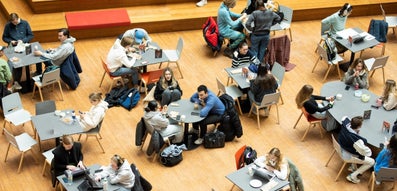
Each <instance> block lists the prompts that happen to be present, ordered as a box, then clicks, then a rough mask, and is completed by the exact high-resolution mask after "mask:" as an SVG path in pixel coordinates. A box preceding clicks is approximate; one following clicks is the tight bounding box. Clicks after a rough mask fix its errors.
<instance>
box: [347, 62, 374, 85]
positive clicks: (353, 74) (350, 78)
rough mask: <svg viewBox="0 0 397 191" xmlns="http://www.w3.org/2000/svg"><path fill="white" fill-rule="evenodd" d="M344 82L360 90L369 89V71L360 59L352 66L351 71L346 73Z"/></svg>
mask: <svg viewBox="0 0 397 191" xmlns="http://www.w3.org/2000/svg"><path fill="white" fill-rule="evenodd" d="M343 81H344V82H345V84H346V85H352V86H354V87H358V88H360V89H363V88H365V89H368V87H369V82H368V69H367V67H366V66H365V64H364V61H363V60H362V59H361V58H358V59H357V60H355V61H354V62H353V64H352V65H350V67H349V69H348V70H347V72H346V73H345V77H344V78H343Z"/></svg>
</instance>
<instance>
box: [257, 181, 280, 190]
mask: <svg viewBox="0 0 397 191" xmlns="http://www.w3.org/2000/svg"><path fill="white" fill-rule="evenodd" d="M277 184H278V183H277V182H276V181H275V180H273V179H271V180H270V181H269V182H268V183H266V184H265V185H263V186H262V187H261V190H262V191H269V190H271V189H272V188H274V187H275V186H276V185H277Z"/></svg>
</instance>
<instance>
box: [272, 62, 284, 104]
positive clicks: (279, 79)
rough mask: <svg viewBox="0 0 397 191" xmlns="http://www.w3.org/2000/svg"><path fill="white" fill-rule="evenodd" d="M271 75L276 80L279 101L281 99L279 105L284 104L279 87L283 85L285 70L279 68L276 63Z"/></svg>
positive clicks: (281, 67) (279, 65)
mask: <svg viewBox="0 0 397 191" xmlns="http://www.w3.org/2000/svg"><path fill="white" fill-rule="evenodd" d="M271 73H272V74H273V76H274V77H275V78H276V80H277V84H278V87H277V91H278V92H280V99H281V104H284V100H283V96H281V89H280V88H281V85H282V84H283V79H284V75H285V68H284V67H283V66H281V64H279V63H278V62H274V64H273V67H272V70H271Z"/></svg>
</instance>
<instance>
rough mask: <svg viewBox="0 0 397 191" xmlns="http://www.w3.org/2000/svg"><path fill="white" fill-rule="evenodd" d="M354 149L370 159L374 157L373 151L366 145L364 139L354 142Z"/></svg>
mask: <svg viewBox="0 0 397 191" xmlns="http://www.w3.org/2000/svg"><path fill="white" fill-rule="evenodd" d="M353 147H354V149H356V151H357V152H358V153H359V154H360V155H362V156H367V157H370V156H371V155H372V151H371V149H370V148H369V147H367V146H366V145H365V143H364V141H363V140H362V139H359V140H357V141H356V142H354V144H353ZM359 158H360V157H359Z"/></svg>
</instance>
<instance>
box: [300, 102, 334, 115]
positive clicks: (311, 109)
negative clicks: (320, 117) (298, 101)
mask: <svg viewBox="0 0 397 191" xmlns="http://www.w3.org/2000/svg"><path fill="white" fill-rule="evenodd" d="M303 107H304V108H305V109H306V111H307V112H308V113H310V114H313V113H316V112H323V111H327V110H328V109H330V108H331V106H330V105H329V104H328V105H326V106H324V107H318V104H317V102H312V101H306V102H305V103H303Z"/></svg>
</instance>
